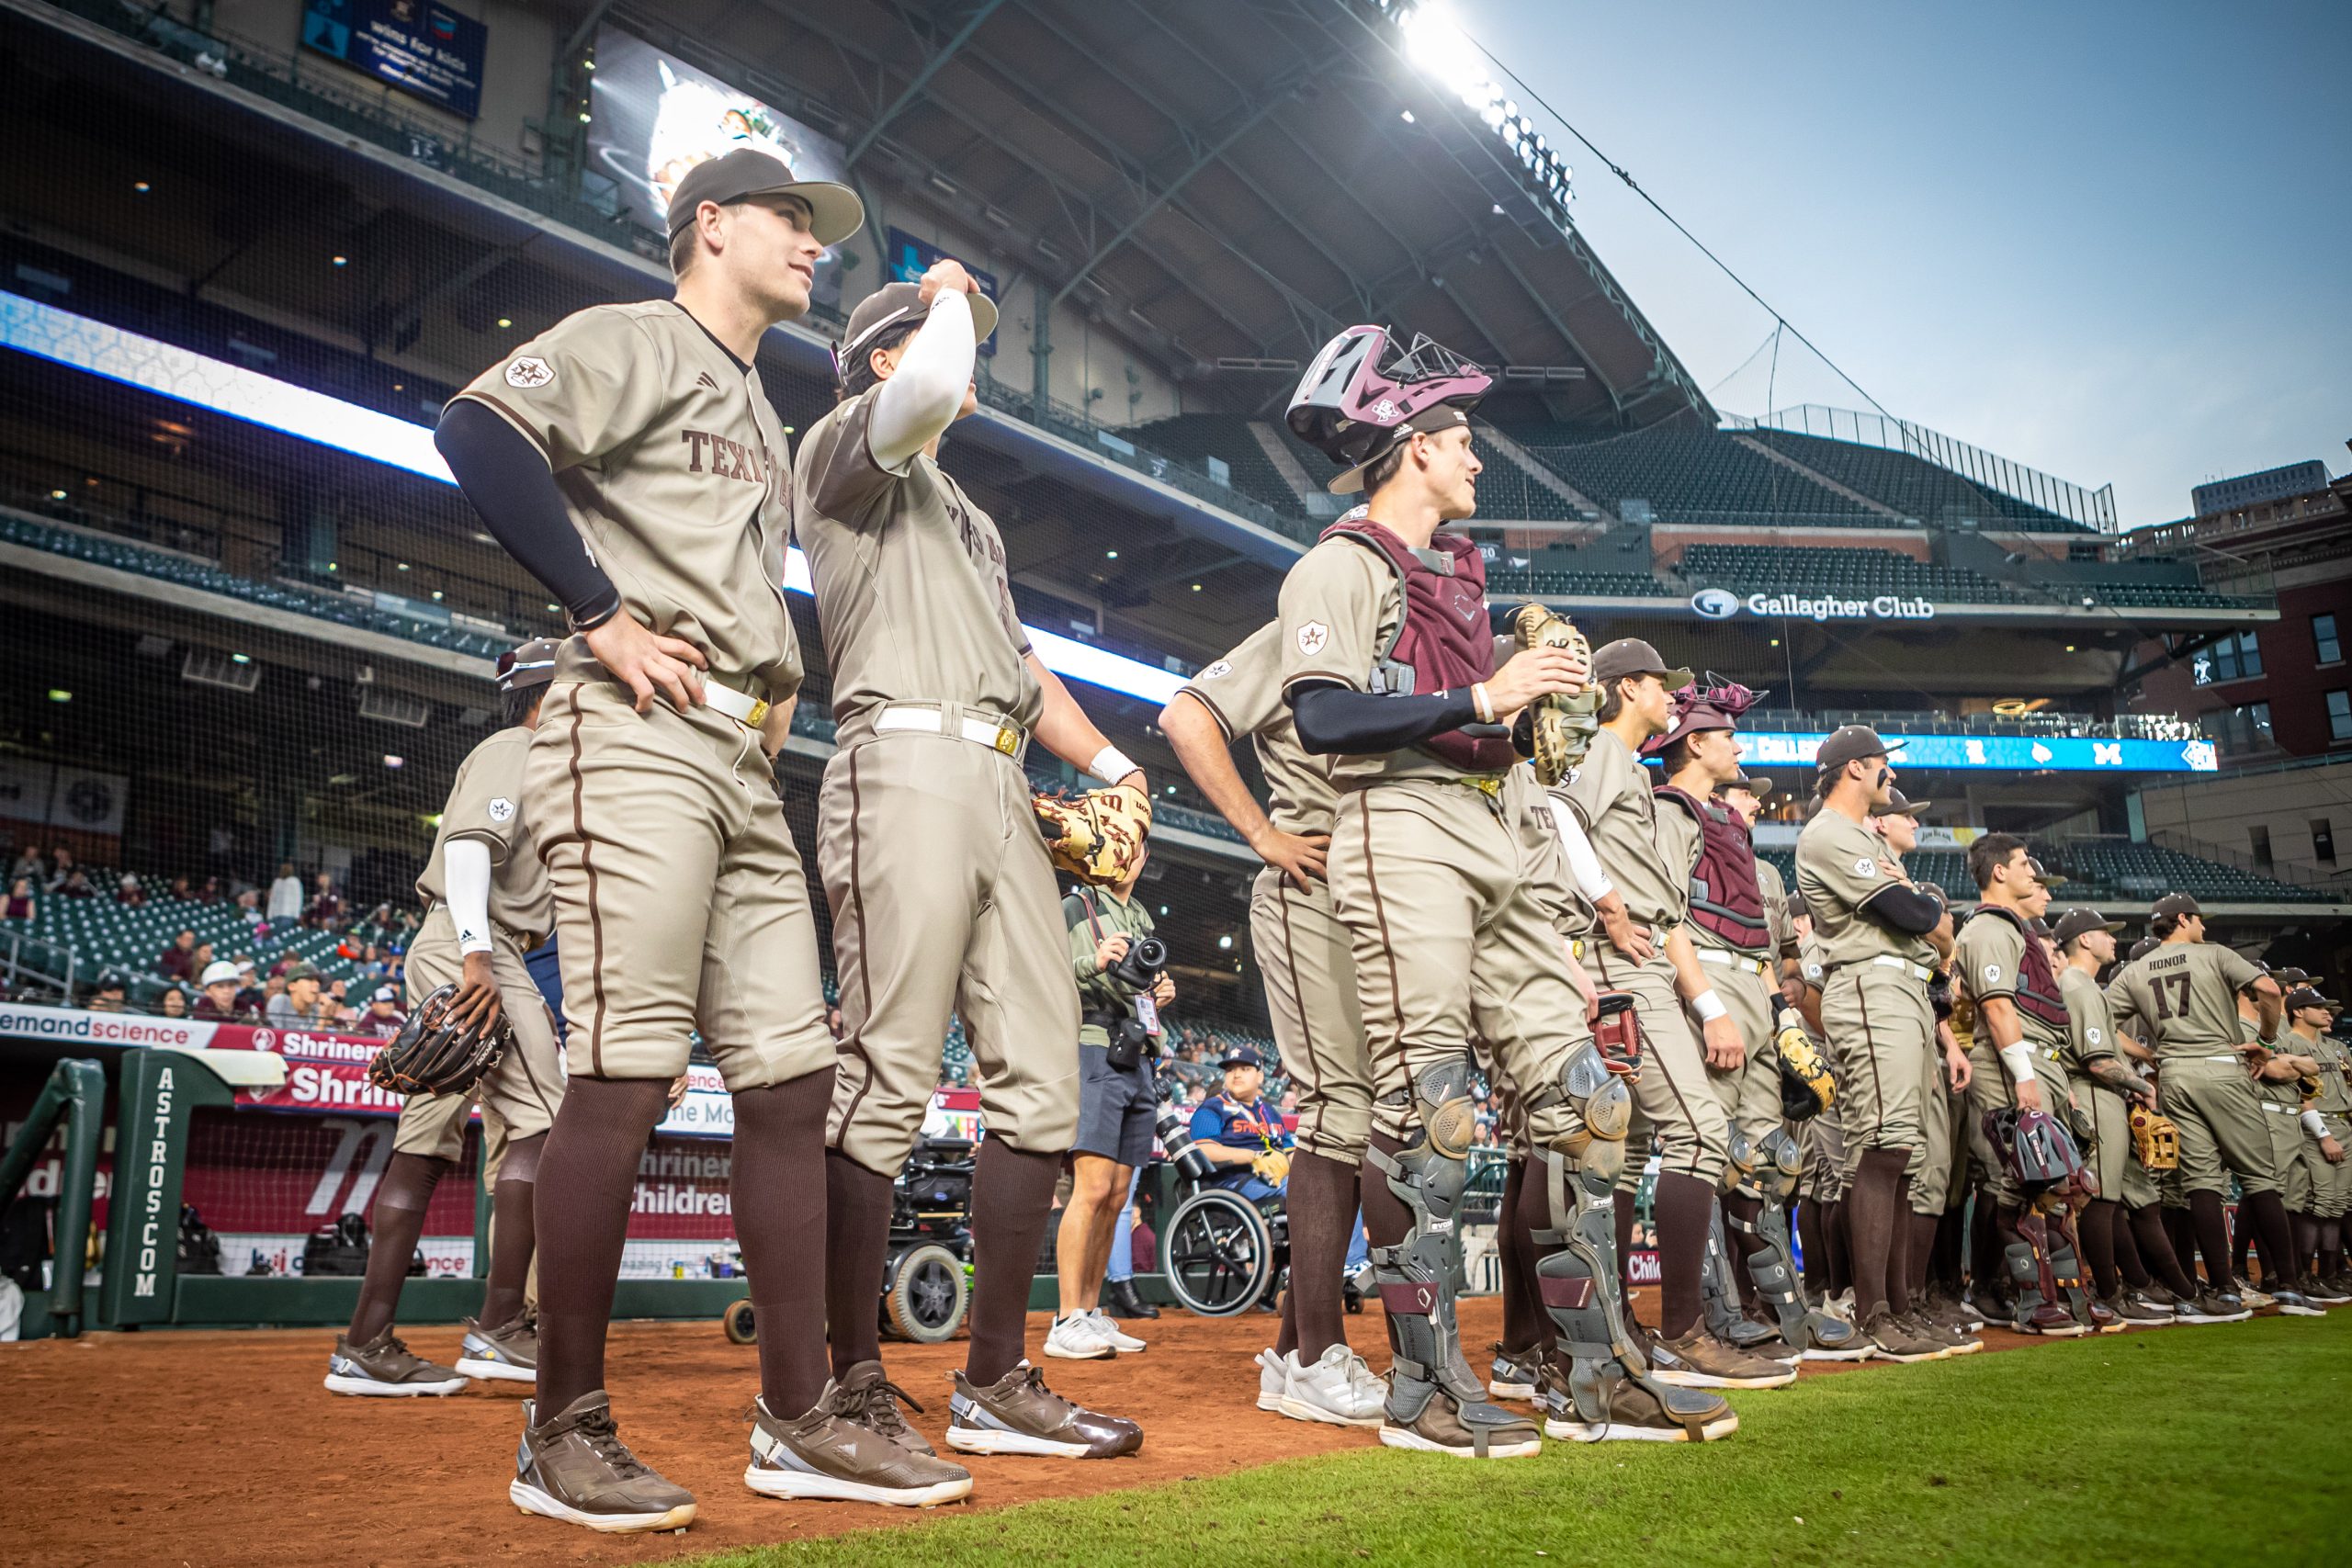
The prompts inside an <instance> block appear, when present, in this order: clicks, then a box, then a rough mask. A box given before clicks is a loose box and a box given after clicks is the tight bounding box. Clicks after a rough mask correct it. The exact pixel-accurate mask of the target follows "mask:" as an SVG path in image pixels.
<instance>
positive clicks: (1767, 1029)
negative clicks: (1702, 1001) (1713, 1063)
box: [1699, 946, 1781, 1145]
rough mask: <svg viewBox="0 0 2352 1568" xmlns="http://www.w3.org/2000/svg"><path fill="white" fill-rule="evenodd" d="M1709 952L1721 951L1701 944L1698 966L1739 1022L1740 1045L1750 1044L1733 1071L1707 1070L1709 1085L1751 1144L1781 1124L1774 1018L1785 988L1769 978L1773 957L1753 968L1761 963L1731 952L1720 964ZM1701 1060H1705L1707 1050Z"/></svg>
mask: <svg viewBox="0 0 2352 1568" xmlns="http://www.w3.org/2000/svg"><path fill="white" fill-rule="evenodd" d="M1710 953H1718V954H1719V955H1720V950H1719V949H1715V948H1710V947H1705V946H1702V947H1701V948H1700V949H1699V959H1700V970H1701V973H1702V974H1704V975H1705V976H1707V983H1708V984H1709V985H1711V986H1713V987H1714V988H1715V995H1716V997H1717V998H1719V999H1720V1000H1721V1001H1722V1002H1723V1004H1724V1008H1725V1009H1727V1010H1729V1011H1730V1013H1731V1021H1732V1022H1734V1023H1736V1024H1737V1025H1738V1026H1739V1038H1740V1043H1742V1044H1743V1045H1745V1046H1747V1060H1746V1061H1745V1062H1744V1063H1742V1064H1741V1065H1740V1066H1739V1067H1738V1068H1736V1070H1734V1071H1732V1072H1727V1073H1719V1072H1717V1071H1715V1069H1714V1068H1713V1067H1709V1068H1707V1087H1708V1088H1709V1089H1712V1090H1713V1092H1714V1096H1715V1100H1716V1102H1717V1103H1718V1104H1720V1105H1721V1106H1722V1107H1723V1110H1724V1116H1725V1117H1726V1118H1728V1119H1729V1121H1730V1122H1731V1125H1732V1127H1733V1128H1735V1129H1736V1130H1737V1131H1739V1132H1742V1133H1745V1134H1747V1141H1748V1142H1749V1144H1751V1145H1753V1144H1755V1143H1756V1142H1758V1140H1760V1139H1761V1138H1762V1137H1763V1136H1764V1134H1767V1133H1769V1132H1770V1131H1771V1130H1772V1129H1773V1128H1775V1127H1777V1126H1779V1125H1780V1124H1781V1054H1780V1053H1779V1052H1778V1051H1775V1050H1774V1049H1773V1048H1772V1035H1773V1027H1772V1025H1773V1021H1774V1020H1775V1019H1776V1018H1778V1017H1779V1016H1780V1010H1781V987H1778V986H1776V985H1774V984H1773V983H1772V982H1771V981H1770V979H1769V978H1767V977H1766V975H1767V972H1768V971H1769V970H1770V966H1771V964H1770V960H1769V959H1768V960H1764V961H1762V962H1763V963H1764V965H1765V967H1764V968H1763V969H1758V968H1756V967H1754V965H1755V964H1756V963H1757V962H1758V961H1757V960H1755V959H1751V958H1747V957H1746V956H1745V955H1741V954H1729V955H1723V956H1729V957H1731V958H1732V962H1731V963H1728V964H1726V963H1724V962H1721V956H1719V957H1717V958H1714V959H1711V958H1709V957H1708V954H1710ZM1700 1060H1701V1061H1702V1063H1703V1062H1704V1061H1705V1060H1706V1053H1705V1051H1704V1049H1703V1048H1702V1050H1701V1052H1700Z"/></svg>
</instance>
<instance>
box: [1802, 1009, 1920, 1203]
mask: <svg viewBox="0 0 2352 1568" xmlns="http://www.w3.org/2000/svg"><path fill="white" fill-rule="evenodd" d="M1821 1025H1822V1029H1823V1032H1825V1033H1826V1034H1827V1035H1828V1036H1829V1038H1830V1040H1831V1041H1832V1042H1834V1043H1835V1044H1836V1046H1837V1050H1838V1090H1839V1096H1840V1100H1841V1101H1842V1103H1843V1104H1844V1105H1845V1107H1846V1115H1845V1119H1844V1121H1845V1128H1846V1174H1847V1176H1848V1178H1849V1181H1850V1179H1851V1178H1852V1176H1853V1173H1854V1172H1855V1171H1856V1170H1857V1169H1859V1168H1860V1166H1861V1160H1862V1152H1863V1151H1864V1150H1866V1149H1904V1150H1906V1151H1908V1152H1909V1154H1910V1156H1911V1160H1910V1165H1909V1170H1910V1172H1911V1174H1912V1176H1913V1177H1914V1178H1915V1179H1916V1178H1917V1177H1918V1176H1919V1175H1920V1174H1921V1173H1922V1172H1923V1171H1925V1170H1926V1168H1927V1163H1928V1146H1929V1145H1928V1129H1927V1124H1926V1119H1925V1118H1926V1100H1927V1094H1926V1091H1927V1083H1926V1076H1927V1065H1928V1055H1929V1052H1930V1051H1931V1050H1932V1049H1933V1047H1934V1045H1935V1039H1936V1014H1935V1010H1934V1008H1932V1007H1931V1006H1929V1005H1928V983H1927V982H1926V981H1924V980H1918V979H1914V978H1912V977H1911V976H1910V974H1909V973H1908V971H1903V970H1895V969H1890V968H1886V967H1884V966H1883V965H1881V964H1839V965H1838V967H1837V968H1836V969H1834V970H1832V971H1831V972H1830V975H1829V984H1828V987H1827V988H1826V989H1825V990H1824V991H1823V992H1822V996H1821Z"/></svg>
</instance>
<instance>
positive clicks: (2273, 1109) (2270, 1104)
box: [2262, 1100, 2297, 1116]
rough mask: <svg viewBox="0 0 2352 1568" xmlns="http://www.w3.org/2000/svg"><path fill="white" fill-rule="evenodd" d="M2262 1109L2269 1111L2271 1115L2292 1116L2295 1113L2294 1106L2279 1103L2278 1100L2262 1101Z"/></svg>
mask: <svg viewBox="0 0 2352 1568" xmlns="http://www.w3.org/2000/svg"><path fill="white" fill-rule="evenodd" d="M2262 1109H2264V1110H2265V1111H2269V1112H2270V1113H2271V1114H2272V1115H2273V1116H2292V1115H2295V1114H2296V1113H2297V1112H2296V1108H2295V1107H2293V1106H2291V1105H2280V1104H2279V1103H2278V1101H2276V1100H2264V1101H2263V1102H2262Z"/></svg>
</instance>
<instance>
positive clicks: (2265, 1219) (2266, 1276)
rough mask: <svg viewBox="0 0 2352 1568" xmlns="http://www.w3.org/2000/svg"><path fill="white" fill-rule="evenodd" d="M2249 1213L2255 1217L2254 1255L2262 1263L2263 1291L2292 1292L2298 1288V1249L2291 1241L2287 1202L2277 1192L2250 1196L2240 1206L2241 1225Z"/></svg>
mask: <svg viewBox="0 0 2352 1568" xmlns="http://www.w3.org/2000/svg"><path fill="white" fill-rule="evenodd" d="M2248 1210H2252V1211H2253V1213H2254V1227H2253V1228H2254V1246H2255V1252H2256V1256H2258V1257H2259V1258H2261V1259H2262V1288H2263V1290H2264V1291H2266V1292H2268V1291H2291V1290H2293V1289H2294V1288H2295V1249H2294V1244H2293V1243H2292V1242H2291V1241H2290V1240H2289V1239H2288V1236H2289V1232H2288V1229H2287V1200H2286V1199H2284V1198H2282V1197H2280V1196H2279V1195H2278V1193H2276V1192H2249V1193H2247V1194H2246V1195H2245V1201H2244V1202H2242V1203H2240V1204H2239V1205H2238V1213H2239V1216H2240V1219H2239V1224H2240V1225H2241V1226H2243V1225H2244V1224H2245V1219H2244V1216H2245V1213H2246V1212H2247V1211H2248Z"/></svg>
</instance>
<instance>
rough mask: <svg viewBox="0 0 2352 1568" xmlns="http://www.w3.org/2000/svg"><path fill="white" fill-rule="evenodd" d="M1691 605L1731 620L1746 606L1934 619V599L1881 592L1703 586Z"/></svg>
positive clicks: (1819, 615)
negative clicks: (1815, 594)
mask: <svg viewBox="0 0 2352 1568" xmlns="http://www.w3.org/2000/svg"><path fill="white" fill-rule="evenodd" d="M1691 609H1693V610H1695V611H1696V612H1698V613H1699V614H1700V615H1704V616H1705V617H1706V618H1707V619H1709V620H1711V621H1727V620H1730V619H1731V618H1732V617H1733V616H1734V615H1738V614H1739V613H1740V611H1741V610H1743V609H1745V610H1746V611H1747V613H1748V614H1749V615H1768V616H1770V617H1772V618H1774V619H1780V620H1792V621H1932V620H1934V619H1935V618H1936V606H1935V604H1934V602H1933V601H1931V600H1928V599H1925V598H1911V599H1906V598H1905V597H1904V596H1903V595H1902V594H1900V593H1881V594H1877V595H1875V596H1874V597H1871V598H1869V599H1838V598H1833V597H1828V596H1824V597H1822V598H1818V599H1815V598H1808V597H1807V596H1805V595H1804V594H1802V593H1750V594H1749V595H1748V596H1747V598H1745V599H1742V598H1741V597H1740V596H1739V595H1738V594H1736V593H1734V592H1732V591H1731V590H1730V589H1728V588H1702V589H1701V590H1699V592H1696V593H1693V594H1692V595H1691Z"/></svg>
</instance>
